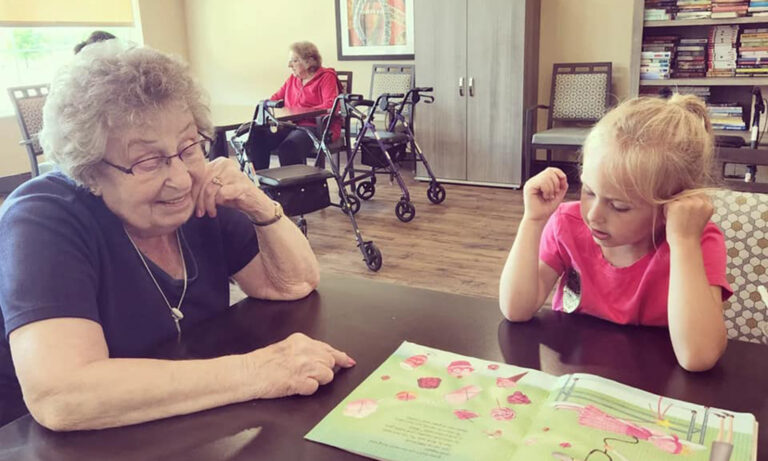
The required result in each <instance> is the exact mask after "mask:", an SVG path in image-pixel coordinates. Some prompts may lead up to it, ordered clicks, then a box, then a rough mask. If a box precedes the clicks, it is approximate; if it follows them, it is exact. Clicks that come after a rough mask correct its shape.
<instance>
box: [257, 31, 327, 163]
mask: <svg viewBox="0 0 768 461" xmlns="http://www.w3.org/2000/svg"><path fill="white" fill-rule="evenodd" d="M322 65H323V58H322V57H321V56H320V53H319V52H318V51H317V47H316V46H315V45H314V44H313V43H311V42H296V43H293V44H291V46H290V53H289V55H288V67H289V68H290V69H291V76H290V77H288V79H287V80H286V81H285V83H283V86H282V87H280V89H279V90H277V92H276V93H275V94H273V95H272V96H271V97H270V98H269V99H270V100H272V101H277V100H280V99H283V100H285V107H289V108H306V109H318V108H322V109H330V108H331V107H332V106H333V100H334V99H335V98H336V96H338V94H339V87H338V80H337V77H336V71H335V70H333V69H331V68H328V67H323V66H322ZM298 124H299V125H301V126H308V127H312V128H314V129H315V131H316V134H317V135H318V137H319V136H320V135H321V131H322V128H320V127H318V126H317V122H316V120H315V119H306V120H301V121H299V122H298ZM340 133H341V122H340V121H335V122H334V124H333V125H331V137H332V139H337V138H338V137H339V134H340ZM313 148H314V143H313V142H312V140H311V139H310V138H309V136H308V135H307V134H306V133H304V132H303V131H300V130H294V129H291V128H281V129H279V130H278V132H277V133H267V132H266V130H264V132H262V131H261V130H259V131H255V132H252V133H251V136H250V137H249V138H248V141H247V142H246V144H245V149H246V153H247V154H248V157H249V158H250V160H251V163H252V164H253V167H254V169H256V170H261V169H264V168H269V156H270V154H271V153H272V151H274V150H276V151H277V154H278V157H280V165H282V166H285V165H296V164H300V163H304V162H305V161H306V158H307V154H309V153H310V152H311V151H312V150H313Z"/></svg>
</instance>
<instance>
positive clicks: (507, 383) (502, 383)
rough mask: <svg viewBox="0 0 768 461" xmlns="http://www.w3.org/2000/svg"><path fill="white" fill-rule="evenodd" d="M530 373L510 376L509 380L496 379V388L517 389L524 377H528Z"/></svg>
mask: <svg viewBox="0 0 768 461" xmlns="http://www.w3.org/2000/svg"><path fill="white" fill-rule="evenodd" d="M527 374H528V372H527V371H526V372H525V373H520V374H519V375H515V376H510V377H509V378H496V386H497V387H515V386H517V382H518V381H520V380H521V379H522V378H523V376H525V375H527Z"/></svg>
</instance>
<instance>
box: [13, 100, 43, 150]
mask: <svg viewBox="0 0 768 461" xmlns="http://www.w3.org/2000/svg"><path fill="white" fill-rule="evenodd" d="M46 90H47V89H46ZM46 96H47V91H46V92H45V93H44V94H42V95H39V96H32V97H23V98H21V99H18V100H17V101H16V104H17V105H18V110H19V114H20V115H21V119H22V120H23V121H24V126H25V128H26V130H27V132H26V133H24V136H25V137H29V139H31V140H32V149H33V150H34V152H35V153H36V154H38V155H40V154H42V153H43V149H42V148H41V147H40V143H39V142H38V141H37V134H38V133H39V132H40V130H41V129H42V128H43V106H44V105H45V98H46Z"/></svg>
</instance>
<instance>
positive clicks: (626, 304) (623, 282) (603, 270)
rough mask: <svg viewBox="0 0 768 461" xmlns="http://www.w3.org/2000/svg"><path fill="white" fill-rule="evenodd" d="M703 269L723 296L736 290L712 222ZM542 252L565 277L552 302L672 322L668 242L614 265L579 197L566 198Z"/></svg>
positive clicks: (624, 320)
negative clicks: (584, 216) (669, 318)
mask: <svg viewBox="0 0 768 461" xmlns="http://www.w3.org/2000/svg"><path fill="white" fill-rule="evenodd" d="M701 251H702V255H703V259H704V270H705V272H706V274H707V280H709V284H710V285H716V286H720V287H722V289H723V299H724V300H725V299H727V298H728V297H729V296H731V294H733V292H732V291H731V287H730V285H729V284H728V281H727V280H726V278H725V265H726V252H725V241H724V239H723V234H722V232H720V230H719V229H718V228H717V226H716V225H715V224H713V223H712V222H710V223H708V224H707V226H706V227H705V228H704V232H703V233H702V236H701ZM539 258H540V259H541V260H542V261H544V262H545V263H546V264H547V265H549V266H550V267H551V268H552V269H554V270H555V272H557V273H558V274H561V275H562V277H561V278H560V281H559V283H558V287H557V290H556V291H555V294H554V297H553V300H552V308H553V309H554V310H556V311H566V312H581V313H584V314H590V315H594V316H595V317H600V318H603V319H606V320H610V321H611V322H615V323H621V324H639V325H658V326H661V325H667V323H668V322H667V295H668V293H669V244H668V243H667V242H666V241H663V242H660V243H658V247H657V248H656V249H655V250H651V251H650V252H649V253H648V254H646V255H645V256H643V257H642V258H640V259H639V260H638V261H635V263H634V264H632V265H631V266H628V267H614V266H613V265H611V263H609V262H608V261H606V260H605V258H604V257H603V253H602V251H601V250H600V246H598V244H597V243H595V241H594V240H593V238H592V234H591V233H590V231H589V228H588V227H587V225H586V224H585V223H584V220H583V219H582V217H581V207H580V203H579V202H568V203H563V204H561V205H560V206H559V207H558V208H557V210H556V211H555V212H554V213H553V214H552V216H551V217H550V218H549V221H548V222H547V224H546V226H545V227H544V233H543V235H542V237H541V245H540V247H539Z"/></svg>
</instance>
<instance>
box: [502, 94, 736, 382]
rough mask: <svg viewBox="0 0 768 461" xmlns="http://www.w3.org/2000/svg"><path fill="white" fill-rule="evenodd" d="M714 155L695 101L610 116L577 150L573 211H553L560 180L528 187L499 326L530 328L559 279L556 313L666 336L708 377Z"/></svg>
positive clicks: (722, 261)
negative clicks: (652, 328) (577, 191)
mask: <svg viewBox="0 0 768 461" xmlns="http://www.w3.org/2000/svg"><path fill="white" fill-rule="evenodd" d="M713 152H714V148H713V135H712V127H711V124H710V122H709V118H708V116H707V110H706V106H705V105H704V104H703V102H702V101H701V100H700V99H698V98H696V97H695V96H690V95H689V96H681V95H677V94H676V95H673V96H672V97H671V98H670V99H659V98H634V99H631V100H628V101H626V102H624V103H623V104H621V105H619V106H618V107H616V108H615V109H613V110H611V111H610V112H609V113H608V114H606V115H605V116H604V117H603V118H602V119H601V120H600V121H599V122H598V123H597V125H595V127H594V128H593V129H592V131H591V132H590V134H589V136H588V137H587V139H586V141H585V144H584V147H583V162H582V170H581V183H582V188H581V199H580V201H578V202H566V203H561V202H562V201H563V198H564V197H565V194H566V191H567V189H568V182H567V179H566V176H565V174H564V173H563V172H562V171H561V170H559V169H557V168H547V169H546V170H544V171H543V172H541V173H539V174H538V175H536V176H535V177H533V178H531V179H530V180H529V181H528V182H526V184H525V187H524V188H523V197H524V204H525V212H524V214H523V219H522V221H521V222H520V226H519V228H518V232H517V236H516V238H515V242H514V244H513V245H512V249H511V251H510V253H509V257H508V258H507V262H506V264H505V266H504V270H503V272H502V275H501V283H500V290H499V291H500V292H499V301H500V307H501V311H502V313H503V314H504V316H505V317H506V318H507V319H508V320H511V321H526V320H528V319H530V318H531V317H532V316H533V315H534V313H535V312H536V311H537V310H538V309H539V308H540V307H541V306H542V304H544V301H545V300H546V299H547V297H548V296H549V294H550V292H551V291H552V288H553V287H554V285H555V282H557V280H558V278H559V279H560V282H559V284H558V287H557V290H556V291H555V293H554V296H553V301H552V307H553V309H554V310H557V311H565V312H568V313H571V312H579V313H584V314H590V315H594V316H597V317H601V318H603V319H606V320H609V321H612V322H615V323H621V324H639V325H660V326H661V325H663V326H668V327H669V332H670V338H671V340H672V346H673V348H674V351H675V355H676V356H677V360H678V362H679V363H680V365H681V366H682V367H683V368H685V369H686V370H689V371H701V370H707V369H709V368H711V367H712V366H714V364H715V363H716V362H717V360H718V359H719V358H720V356H721V355H722V354H723V352H724V350H725V346H726V342H727V341H726V329H725V323H724V320H723V300H724V299H727V298H728V297H729V296H730V295H731V294H732V291H731V288H730V286H729V285H728V282H727V280H726V277H725V265H726V252H725V243H724V240H723V234H722V233H721V232H720V230H719V229H718V228H717V226H715V225H714V224H713V223H712V222H710V220H709V219H710V217H711V216H712V211H713V209H712V204H711V202H710V200H709V198H708V196H707V195H706V194H705V191H704V190H703V188H705V187H706V186H708V185H709V184H710V183H709V180H710V171H711V162H712V157H713Z"/></svg>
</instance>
